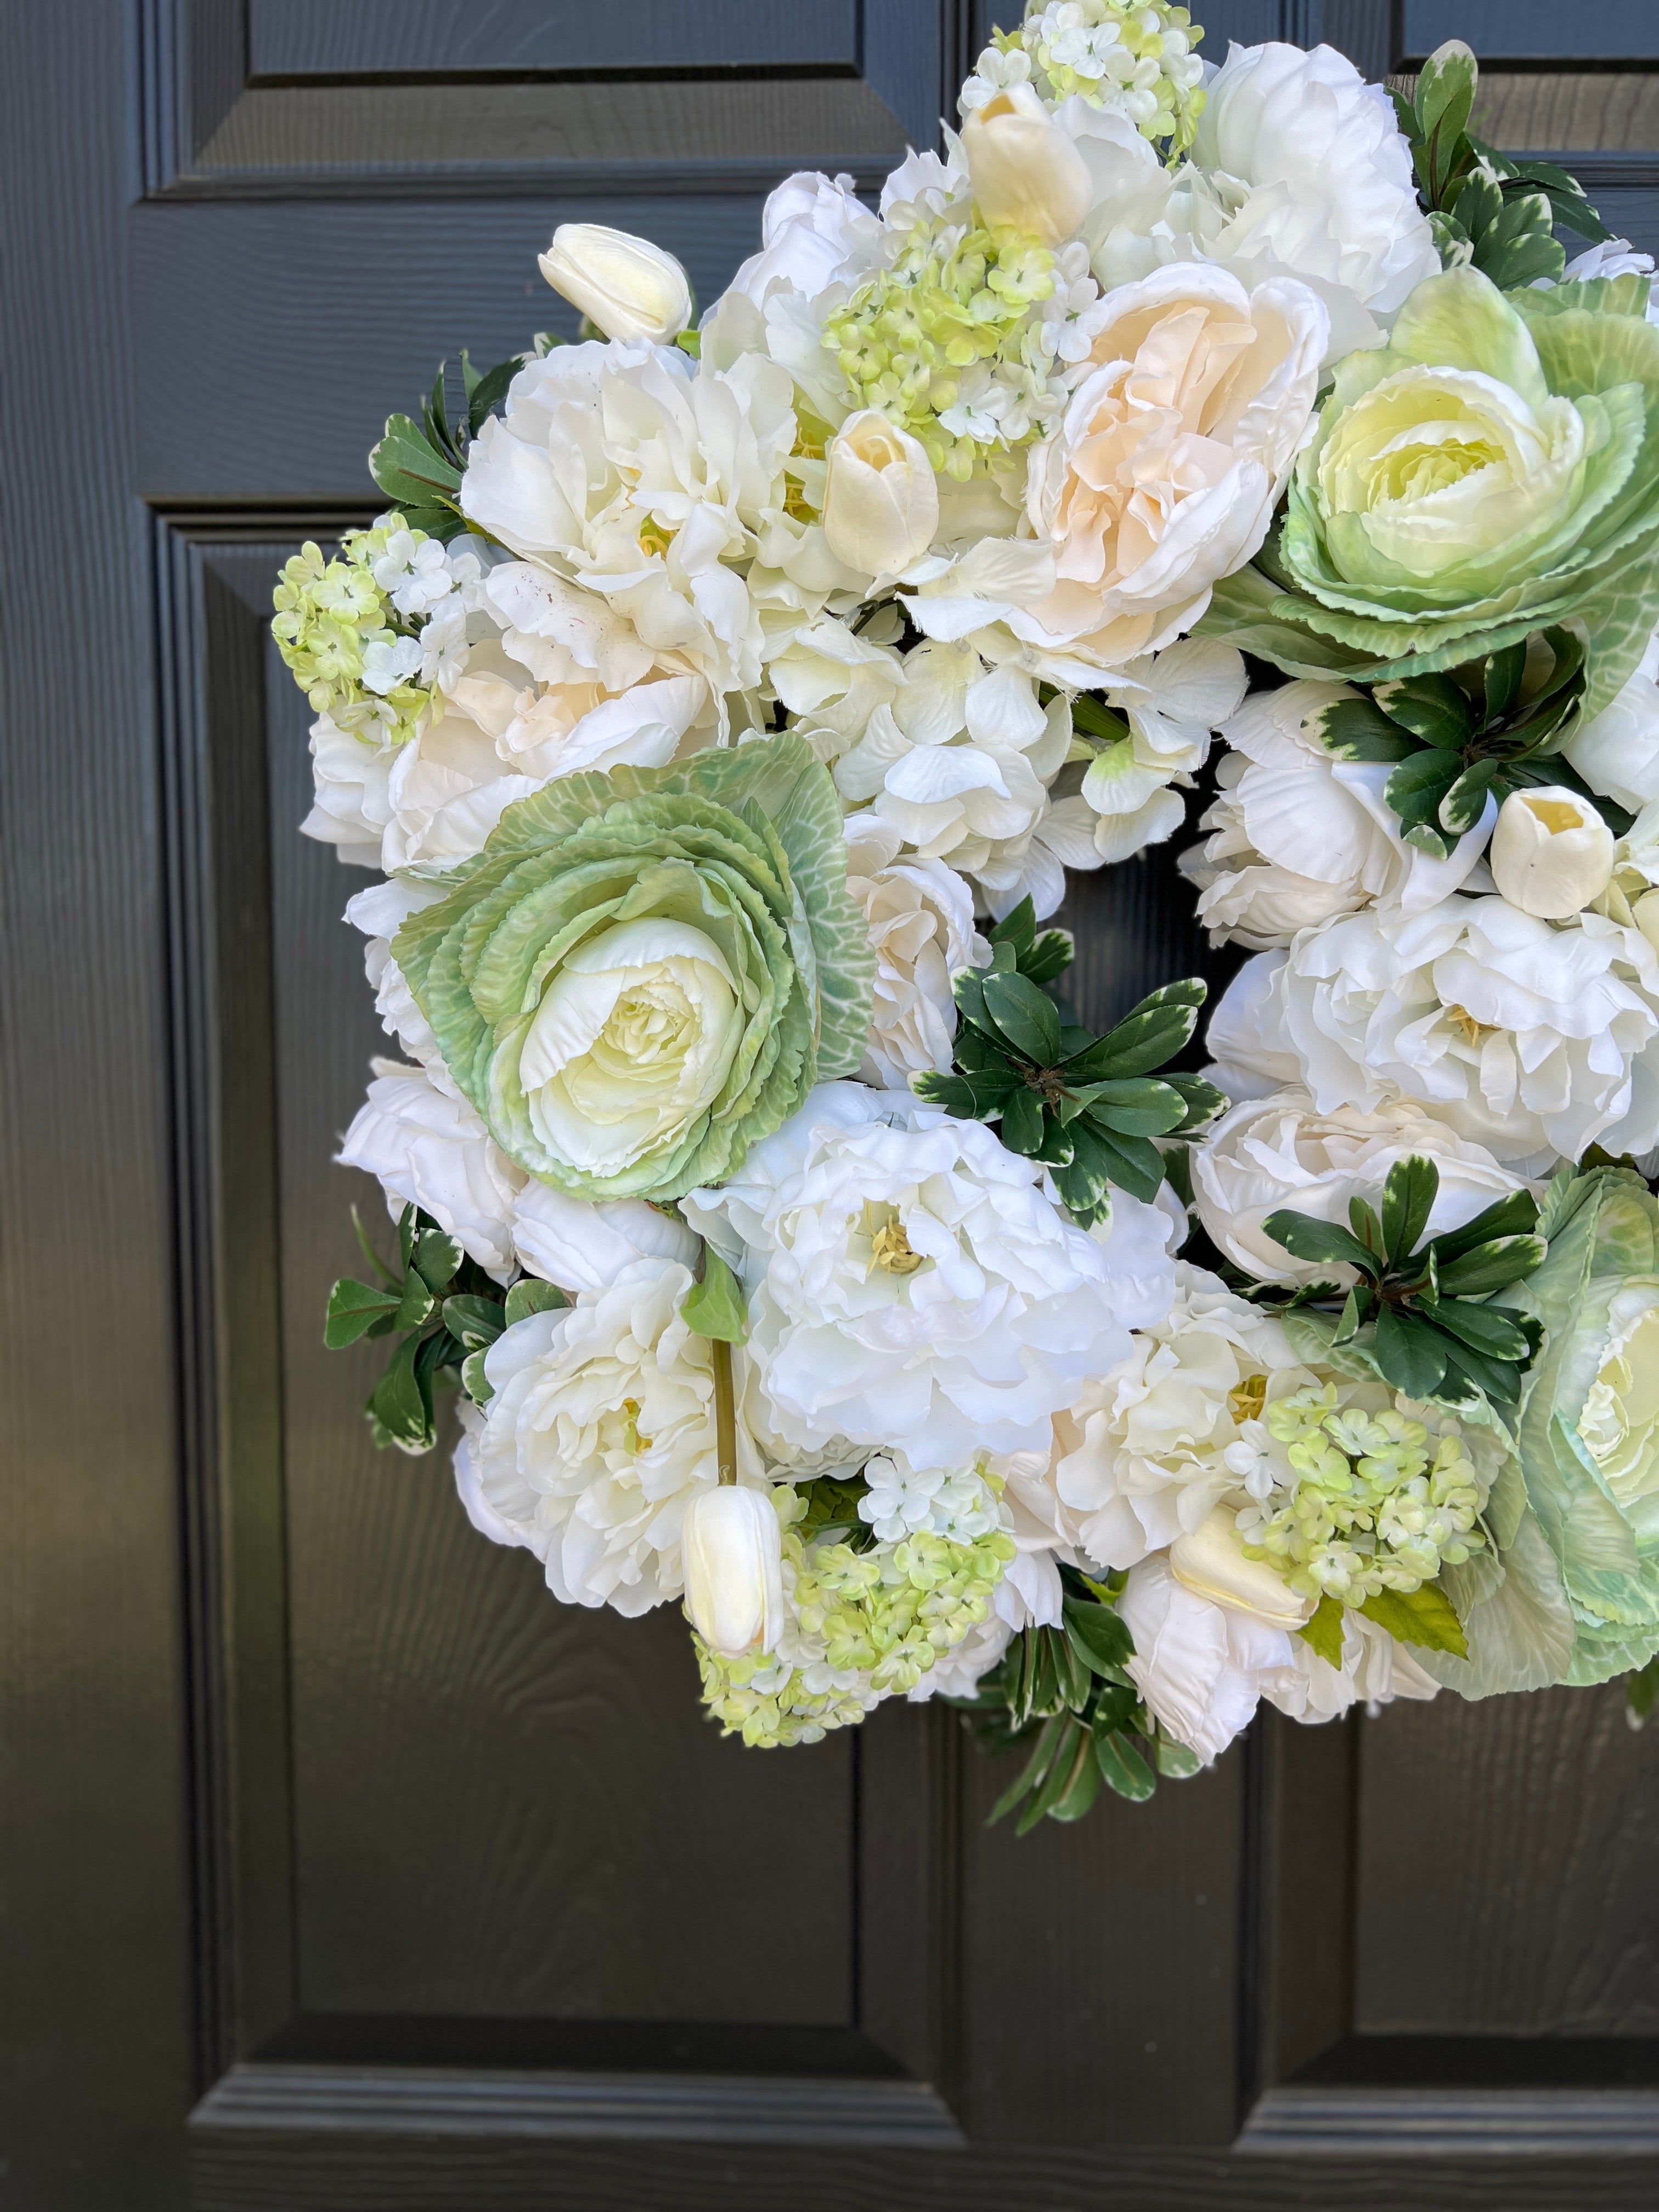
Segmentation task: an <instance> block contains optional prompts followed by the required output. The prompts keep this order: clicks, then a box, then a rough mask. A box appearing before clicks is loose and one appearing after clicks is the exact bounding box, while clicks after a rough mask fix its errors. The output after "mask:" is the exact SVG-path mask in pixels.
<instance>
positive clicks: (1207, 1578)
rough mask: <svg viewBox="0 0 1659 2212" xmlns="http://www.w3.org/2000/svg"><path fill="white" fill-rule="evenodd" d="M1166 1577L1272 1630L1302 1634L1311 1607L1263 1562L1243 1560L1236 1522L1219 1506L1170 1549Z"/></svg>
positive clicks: (1306, 1599)
mask: <svg viewBox="0 0 1659 2212" xmlns="http://www.w3.org/2000/svg"><path fill="white" fill-rule="evenodd" d="M1170 1573H1171V1574H1172V1575H1173V1576H1174V1577H1175V1578H1176V1581H1177V1582H1178V1583H1182V1584H1183V1585H1184V1587H1185V1588H1186V1589H1189V1590H1191V1591H1193V1592H1194V1595H1196V1596H1199V1597H1207V1598H1208V1599H1210V1601H1212V1603H1213V1604H1215V1605H1231V1606H1234V1607H1237V1609H1238V1611H1239V1612H1241V1613H1254V1614H1255V1617H1256V1619H1257V1620H1265V1621H1267V1623H1268V1624H1269V1625H1270V1626H1272V1627H1274V1628H1300V1627H1301V1626H1303V1624H1304V1621H1306V1620H1308V1619H1309V1618H1310V1616H1311V1614H1312V1613H1313V1610H1314V1601H1313V1599H1312V1598H1310V1597H1303V1596H1301V1595H1299V1594H1298V1593H1297V1591H1295V1590H1293V1589H1291V1586H1290V1584H1289V1583H1287V1582H1286V1581H1285V1577H1284V1576H1283V1575H1281V1574H1280V1573H1279V1570H1278V1569H1277V1568H1276V1567H1274V1566H1273V1565H1270V1563H1269V1562H1268V1561H1267V1560H1266V1559H1246V1558H1245V1556H1244V1547H1243V1544H1242V1543H1241V1542H1240V1541H1239V1537H1238V1529H1237V1524H1236V1522H1235V1519H1234V1516H1233V1515H1232V1514H1231V1513H1230V1512H1229V1511H1228V1510H1227V1509H1226V1507H1225V1505H1218V1506H1217V1507H1216V1509H1215V1510H1214V1511H1213V1512H1212V1514H1210V1515H1209V1516H1208V1518H1207V1519H1206V1520H1203V1521H1200V1522H1199V1524H1198V1526H1197V1528H1194V1530H1193V1531H1192V1532H1191V1534H1188V1535H1185V1536H1177V1537H1176V1540H1175V1541H1174V1543H1173V1544H1171V1545H1170Z"/></svg>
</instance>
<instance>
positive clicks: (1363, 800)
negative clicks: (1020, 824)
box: [1181, 683, 1498, 951]
mask: <svg viewBox="0 0 1659 2212" xmlns="http://www.w3.org/2000/svg"><path fill="white" fill-rule="evenodd" d="M1352 696H1353V694H1352V691H1351V690H1350V689H1349V687H1348V686H1347V685H1346V684H1310V683H1296V684H1285V685H1283V686H1282V687H1281V688H1280V689H1279V690H1274V691H1264V692H1261V693H1259V694H1258V695H1257V696H1255V698H1253V699H1249V700H1247V701H1246V702H1245V703H1244V705H1243V708H1241V709H1240V711H1239V712H1238V714H1236V715H1235V716H1234V717H1233V718H1232V719H1231V720H1230V721H1228V722H1226V723H1225V724H1224V725H1223V726H1222V730H1221V735H1222V736H1223V737H1224V738H1225V739H1226V741H1227V743H1228V744H1230V745H1231V746H1232V747H1233V748H1234V750H1233V751H1232V752H1231V754H1229V755H1228V757H1226V758H1225V759H1224V760H1223V761H1222V763H1221V764H1220V766H1219V768H1218V770H1217V774H1216V782H1217V785H1218V796H1217V799H1216V802H1215V804H1214V805H1212V807H1211V808H1210V810H1209V811H1208V812H1207V813H1206V815H1205V817H1204V818H1203V821H1202V822H1201V823H1200V828H1202V829H1207V830H1208V831H1209V832H1210V833H1211V834H1210V836H1209V838H1208V839H1207V841H1206V842H1205V843H1204V844H1203V845H1201V846H1194V847H1192V848H1190V849H1189V850H1188V851H1187V852H1186V853H1183V854H1182V857H1181V868H1182V873H1183V874H1184V875H1185V876H1187V877H1188V878H1189V879H1190V880H1191V881H1192V882H1194V883H1195V884H1198V886H1199V888H1200V897H1199V902H1198V914H1199V919H1200V921H1204V922H1206V923H1207V924H1208V925H1209V929H1210V934H1211V938H1212V941H1213V942H1215V943H1216V944H1222V943H1225V942H1226V941H1228V940H1229V939H1231V941H1232V942H1233V943H1235V944H1238V945H1250V946H1251V947H1253V948H1254V949H1255V950H1257V951H1263V950H1266V949H1267V948H1268V947H1269V946H1273V945H1288V944H1289V943H1290V941H1291V938H1293V937H1294V936H1295V935H1296V933H1297V931H1298V930H1300V929H1309V928H1313V927H1316V926H1317V925H1318V924H1320V923H1321V922H1325V921H1334V920H1335V918H1336V917H1337V916H1338V915H1345V914H1352V913H1354V912H1356V911H1357V910H1358V908H1360V907H1363V906H1369V905H1372V904H1375V903H1378V902H1383V901H1388V902H1392V903H1393V904H1394V905H1395V907H1396V908H1399V909H1400V910H1401V912H1403V913H1407V914H1414V913H1417V912H1419V910H1420V909H1421V908H1424V907H1425V906H1432V905H1433V904H1434V903H1435V902H1437V900H1439V899H1443V898H1445V897H1446V896H1449V893H1451V892H1452V891H1455V890H1459V889H1461V888H1462V884H1464V882H1465V881H1466V880H1467V879H1468V875H1469V873H1470V871H1471V870H1472V869H1473V868H1474V866H1476V864H1477V863H1478V861H1479V860H1480V852H1481V848H1482V847H1483V845H1484V844H1485V842H1486V837H1487V836H1488V835H1489V834H1490V831H1491V829H1492V821H1493V819H1494V817H1495V816H1496V814H1497V811H1498V810H1497V805H1496V802H1495V801H1493V800H1492V799H1488V800H1487V803H1486V811H1485V813H1484V815H1483V817H1482V818H1481V821H1480V823H1478V824H1477V825H1476V827H1475V828H1474V829H1471V830H1470V831H1469V832H1468V834H1467V836H1464V837H1462V838H1461V839H1460V840H1459V841H1458V843H1457V846H1456V848H1455V851H1454V852H1453V854H1451V856H1450V857H1449V859H1447V860H1435V859H1433V858H1431V856H1430V854H1427V853H1423V852H1419V850H1418V848H1416V847H1415V846H1414V845H1407V842H1405V839H1404V837H1403V836H1402V835H1401V828H1400V817H1399V816H1398V815H1397V814H1396V813H1395V811H1394V809H1393V808H1392V807H1391V806H1390V805H1389V803H1388V800H1387V799H1386V798H1385V796H1384V792H1385V789H1386V787H1387V784H1388V781H1389V776H1390V775H1392V773H1393V769H1392V768H1391V767H1390V766H1389V763H1386V762H1372V761H1340V760H1336V759H1334V757H1332V755H1331V754H1330V752H1329V751H1328V750H1327V748H1326V746H1325V745H1324V744H1323V743H1322V740H1321V739H1320V738H1319V737H1318V736H1317V735H1316V733H1315V732H1313V731H1312V730H1311V729H1310V721H1311V719H1312V717H1313V716H1314V715H1315V714H1317V713H1318V712H1319V711H1320V709H1321V708H1324V707H1326V706H1328V705H1330V704H1331V703H1332V702H1334V701H1335V700H1339V699H1346V698H1350V697H1352Z"/></svg>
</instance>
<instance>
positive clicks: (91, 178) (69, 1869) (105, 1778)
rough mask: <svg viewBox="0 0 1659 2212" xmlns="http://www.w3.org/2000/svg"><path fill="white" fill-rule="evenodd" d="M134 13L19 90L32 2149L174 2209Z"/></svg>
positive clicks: (17, 2055)
mask: <svg viewBox="0 0 1659 2212" xmlns="http://www.w3.org/2000/svg"><path fill="white" fill-rule="evenodd" d="M122 15H123V10H122V9H121V7H120V6H119V5H118V4H117V0H66V4H64V5H63V6H61V7H53V8H51V9H25V10H23V11H21V13H19V14H17V15H15V18H14V19H12V20H9V21H8V24H7V33H8V35H7V57H6V66H5V69H4V70H3V72H0V177H3V191H4V198H5V204H6V206H7V208H8V210H11V211H12V216H11V220H10V221H9V224H8V234H7V239H6V243H5V246H4V250H3V252H0V325H3V328H4V329H5V331H7V333H8V337H9V343H8V368H7V374H6V376H5V379H4V383H3V391H0V421H3V424H4V443H5V450H6V452H7V453H8V454H9V456H11V458H10V459H9V461H8V462H7V464H6V465H5V466H4V468H3V469H0V518H3V538H4V544H5V546H6V549H7V550H6V575H5V584H4V589H3V592H0V1285H3V1287H0V1299H3V1312H4V1316H5V1341H6V1344H7V1346H8V1361H7V1370H6V1371H7V1376H8V1384H9V1388H8V1395H7V1421H6V1430H5V1469H6V1479H5V1481H4V1483H3V1486H0V1560H3V1563H4V1564H3V1569H0V1572H3V1578H4V1579H3V1588H0V1730H3V1735H0V1895H3V1899H4V1905H3V1912H0V1978H3V1983H4V1987H5V1991H6V1998H5V2003H4V2005H3V2008H0V2051H3V2066H0V2155H3V2157H4V2159H5V2160H6V2173H5V2177H4V2184H3V2185H4V2188H5V2190H6V2191H8V2192H9V2194H10V2196H11V2197H12V2198H13V2200H14V2202H15V2203H18V2204H20V2205H21V2204H38V2205H42V2206H45V2205H51V2206H52V2207H54V2208H61V2212H82V2208H86V2212H103V2208H106V2207H107V2206H109V2205H111V2204H112V2203H124V2204H127V2205H131V2207H133V2208H134V2212H147V2208H149V2207H158V2208H159V2207H161V2206H163V2205H167V2204H169V2203H177V2201H178V2197H177V2191H178V2189H179V2138H178V2135H177V2131H176V2130H177V2123H178V2121H179V2118H180V2117H181V2115H182V2113H183V2111H184V2109H185V2105H186V2104H187V2102H188V2100H189V2097H190V2094H191V2069H192V2054H191V2040H190V2027H189V2017H188V2008H189V1966H188V1959H187V1951H186V1943H185V1898H186V1888H187V1879H188V1875H187V1868H188V1859H187V1851H186V1832H187V1828H186V1819H185V1776H184V1747H183V1724H184V1704H183V1694H182V1667H181V1644H182V1632H181V1613H180V1607H179V1518H178V1504H177V1492H176V1489H175V1486H174V1468H173V1407H172V1400H173V1369H172V1321H173V1316H172V1310H171V1306H172V1286H171V1277H172V1270H171V1232H170V1228H169V1223H168V1192H167V1152H168V1132H167V1091H166V1077H165V1073H164V1070H165V1066H166V1055H165V1048H164V1042H163V1040H164V1035H165V1026H164V1022H165V1005H166V993H167V980H166V975H165V972H164V967H163V939H162V933H161V888H162V886H161V873H160V860H159V850H158V839H157V817H158V801H159V789H158V778H157V767H156V754H155V732H154V726H153V721H152V719H151V716H150V714H149V685H150V679H151V655H150V640H149V630H148V623H147V615H146V592H147V576H148V545H147V532H146V529H145V526H144V521H143V514H142V512H141V510H140V509H139V508H138V507H137V503H136V501H135V500H134V497H133V492H134V476H133V465H132V464H133V442H134V441H133V419H134V418H133V403H132V392H131V385H130V383H129V381H128V380H127V377H126V374H125V362H127V361H128V360H129V359H130V354H129V350H128V349H129V343H130V339H131V320H130V310H131V295H130V293H129V289H128V283H127V272H126V264H125V239H124V229H123V224H124V213H125V211H124V208H123V197H124V192H125V183H126V179H125V165H124V146H125V120H126V116H125V87H124V83H123V78H122V51H123V42H122ZM26 210H27V219H25V212H24V211H26ZM71 426H73V427H71ZM24 455H27V460H26V461H25V460H24V459H22V458H21V457H22V456H24ZM71 609H73V610H74V612H73V613H72V614H71V613H70V610H71Z"/></svg>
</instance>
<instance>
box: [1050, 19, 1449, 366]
mask: <svg viewBox="0 0 1659 2212" xmlns="http://www.w3.org/2000/svg"><path fill="white" fill-rule="evenodd" d="M1103 120H1104V119H1103ZM1073 127H1074V128H1076V129H1079V131H1083V132H1085V133H1092V135H1093V136H1094V137H1096V138H1097V139H1098V140H1100V141H1102V142H1103V148H1102V152H1101V153H1100V155H1096V156H1094V158H1093V159H1092V161H1091V166H1093V167H1095V169H1096V173H1097V187H1096V200H1095V207H1094V210H1093V213H1092V214H1091V216H1090V218H1089V222H1088V223H1087V225H1086V228H1085V235H1086V236H1087V237H1088V239H1089V240H1090V243H1091V248H1092V256H1093V265H1094V270H1095V274H1096V276H1097V277H1098V278H1099V280H1100V282H1101V283H1102V285H1103V287H1106V288H1108V289H1109V288H1110V287H1112V286H1114V285H1117V284H1122V283H1126V282H1128V281H1129V280H1131V279H1132V278H1134V277H1138V276H1144V275H1145V274H1146V270H1148V269H1149V268H1150V267H1152V265H1154V264H1157V263H1158V262H1169V261H1185V260H1188V259H1190V258H1196V259H1199V260H1201V261H1209V262H1215V263H1218V264H1221V265H1222V266H1223V267H1225V268H1226V269H1228V270H1231V272H1232V273H1233V275H1234V276H1237V278H1238V279H1239V280H1240V281H1241V282H1242V283H1246V284H1256V283H1261V281H1262V280H1263V279H1264V278H1268V277H1274V276H1291V277H1294V278H1296V279H1297V281H1298V282H1299V283H1303V284H1305V285H1308V286H1310V287H1311V289H1313V290H1314V291H1316V293H1317V294H1318V295H1319V297H1320V299H1321V301H1322V302H1323V304H1324V306H1325V307H1326V310H1327V312H1328V316H1329V325H1330V327H1329V337H1328V341H1327V343H1326V353H1325V359H1326V361H1327V362H1330V361H1334V360H1337V359H1338V358H1340V356H1342V355H1344V354H1346V353H1350V352H1352V350H1353V349H1355V348H1356V347H1360V346H1374V345H1379V344H1381V343H1382V342H1383V337H1384V336H1385V335H1386V333H1387V331H1388V329H1389V325H1391V323H1392V321H1393V319H1394V317H1395V315H1396V314H1398V313H1399V312H1400V309H1401V307H1403V306H1404V304H1405V302H1406V300H1407V296H1408V295H1409V294H1410V293H1411V291H1412V289H1413V286H1415V285H1417V284H1419V283H1421V282H1422V280H1423V279H1424V278H1425V276H1434V275H1435V274H1437V271H1438V270H1439V267H1440V257H1439V254H1438V253H1437V251H1436V249H1435V244H1434V238H1433V234H1432V233H1431V230H1430V228H1429V224H1428V221H1427V218H1426V217H1425V215H1424V214H1423V212H1422V210H1421V209H1420V207H1419V204H1418V199H1417V188H1416V180H1415V178H1414V176H1413V170H1412V159H1411V152H1410V149H1409V148H1408V147H1407V144H1406V142H1405V140H1404V138H1403V137H1401V133H1400V130H1399V126H1398V125H1397V124H1396V122H1395V114H1394V109H1393V107H1392V106H1391V105H1390V103H1389V96H1388V94H1387V93H1386V92H1385V91H1384V90H1383V88H1382V87H1381V86H1380V85H1370V84H1366V83H1365V82H1364V80H1363V79H1362V78H1361V76H1360V75H1359V72H1358V70H1356V69H1355V68H1354V66H1353V64H1352V62H1350V61H1349V60H1348V59H1347V58H1346V56H1344V55H1342V54H1339V53H1337V52H1334V49H1333V48H1331V47H1329V46H1316V47H1315V48H1314V49H1313V50H1312V52H1308V53H1304V52H1302V51H1301V50H1300V49H1299V48H1298V47H1296V46H1282V45H1279V44H1277V43H1270V44H1268V45H1266V46H1234V47H1233V48H1232V49H1231V52H1229V54H1228V56H1227V59H1226V62H1225V65H1224V66H1223V68H1222V69H1221V70H1219V71H1218V74H1217V75H1216V76H1215V77H1213V78H1212V81H1211V82H1210V84H1209V87H1208V88H1207V93H1206V104H1205V109H1204V113H1203V115H1202V117H1201V118H1200V122H1199V126H1198V135H1197V138H1196V141H1195V143H1194V147H1193V159H1192V163H1191V165H1190V166H1188V167H1184V168H1182V170H1180V171H1179V172H1178V173H1176V176H1174V177H1173V178H1161V177H1159V176H1158V174H1157V173H1156V169H1155V164H1154V162H1153V161H1152V156H1151V149H1150V148H1149V149H1146V155H1144V156H1140V155H1135V154H1134V152H1133V149H1132V148H1131V146H1130V145H1129V143H1127V134H1120V136H1119V137H1118V138H1117V139H1113V138H1112V137H1110V136H1109V134H1108V133H1107V132H1106V131H1103V128H1102V124H1101V123H1094V124H1091V123H1089V122H1088V121H1086V120H1085V118H1078V119H1077V121H1076V122H1075V123H1074V125H1073ZM1079 144H1080V148H1081V150H1082V151H1083V152H1084V154H1085V158H1088V157H1091V155H1093V149H1092V148H1091V143H1090V137H1088V136H1084V137H1080V139H1079Z"/></svg>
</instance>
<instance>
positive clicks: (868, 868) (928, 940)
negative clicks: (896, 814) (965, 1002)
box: [847, 814, 991, 1091]
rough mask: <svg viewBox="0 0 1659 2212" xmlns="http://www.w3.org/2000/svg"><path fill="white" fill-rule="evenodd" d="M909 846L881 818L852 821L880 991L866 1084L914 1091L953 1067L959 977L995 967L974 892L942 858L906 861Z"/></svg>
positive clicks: (850, 850)
mask: <svg viewBox="0 0 1659 2212" xmlns="http://www.w3.org/2000/svg"><path fill="white" fill-rule="evenodd" d="M902 843H903V839H902V837H901V836H900V835H899V832H898V829H896V826H895V825H894V824H893V823H890V822H884V821H883V820H882V819H881V817H879V816H878V815H874V814H854V815H853V816H852V817H850V818H849V820H848V824H847V882H848V889H849V890H851V892H852V894H853V896H854V898H855V899H857V901H858V902H859V903H860V906H862V908H864V912H865V918H866V921H868V922H869V925H870V942H871V944H872V945H873V946H874V947H875V954H876V990H875V999H874V1001H873V1004H872V1009H871V1016H870V1042H869V1047H868V1049H867V1050H866V1053H865V1055H864V1061H863V1065H862V1066H860V1069H859V1075H860V1079H861V1080H862V1081H863V1082H866V1083H871V1084H874V1085H876V1086H877V1088H878V1089H880V1090H887V1091H908V1089H909V1087H910V1078H911V1077H912V1076H913V1075H919V1074H921V1073H923V1072H924V1071H925V1070H927V1069H929V1068H937V1069H939V1070H948V1068H949V1067H950V1066H951V1040H952V1039H953V1038H954V1036H956V1033H957V1004H956V1000H955V998H954V997H953V996H952V994H951V978H952V977H953V976H954V975H957V972H958V971H959V970H960V969H963V968H983V967H985V966H987V964H988V963H989V961H990V957H991V948H990V946H989V945H987V943H986V941H985V939H983V938H982V937H981V936H980V934H979V933H978V932H977V931H976V930H975V927H974V895H973V893H972V892H971V891H970V890H969V888H968V885H967V884H965V883H964V882H963V878H961V877H960V876H959V875H957V872H956V871H955V869H953V868H947V867H946V866H945V863H944V862H943V861H942V860H923V859H921V858H919V857H915V858H907V859H903V860H901V859H900V857H899V850H900V847H901V846H902Z"/></svg>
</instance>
